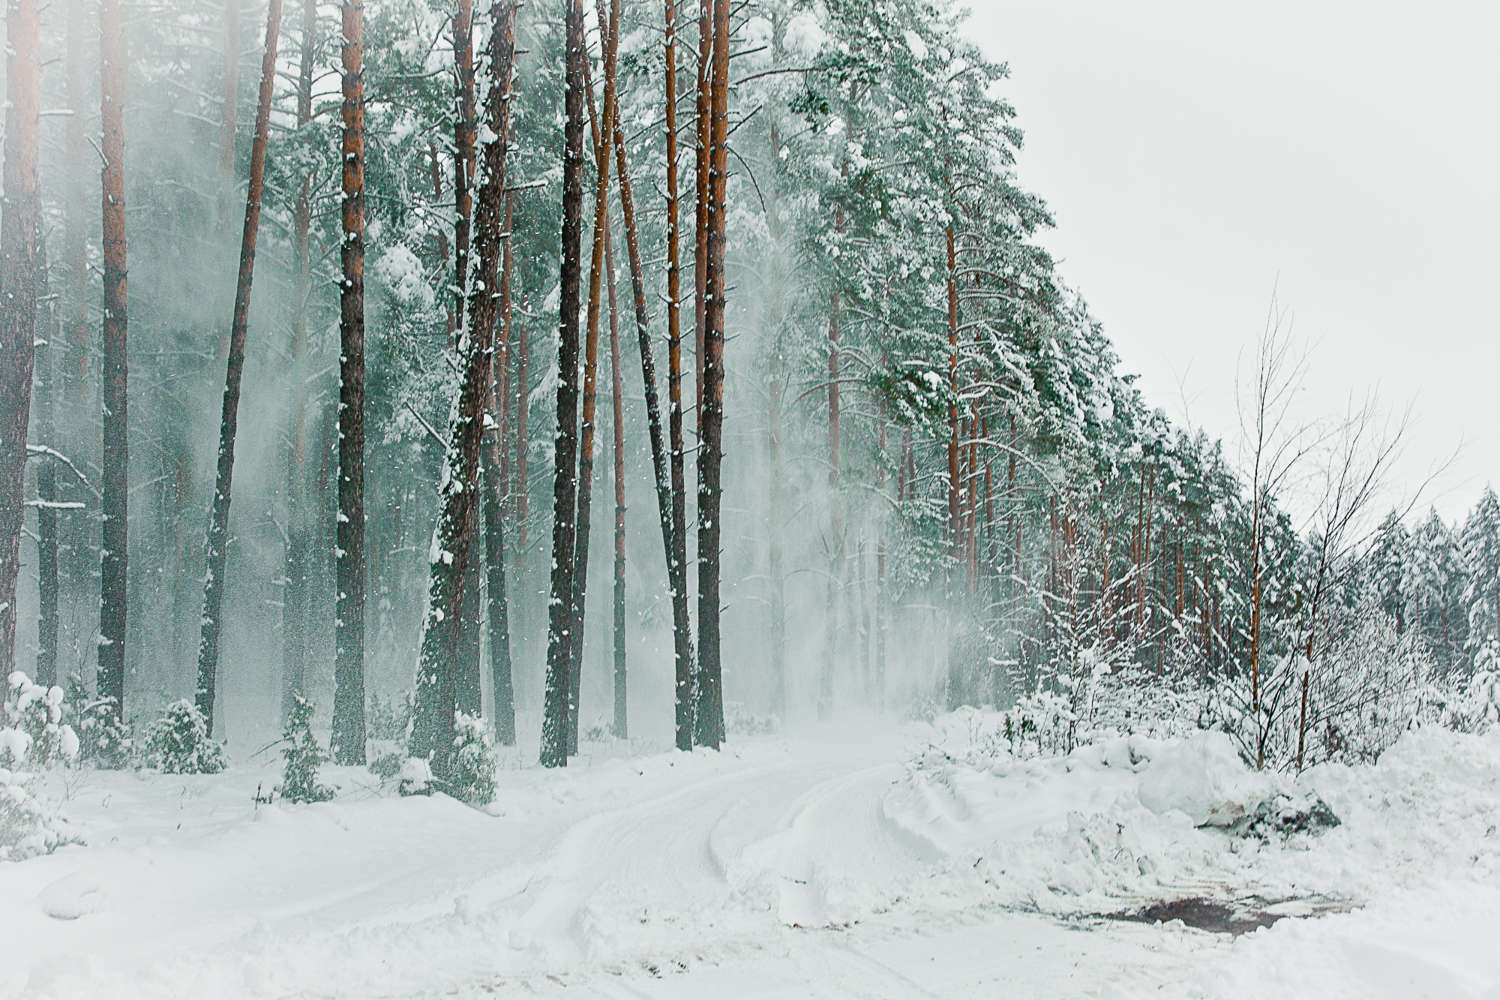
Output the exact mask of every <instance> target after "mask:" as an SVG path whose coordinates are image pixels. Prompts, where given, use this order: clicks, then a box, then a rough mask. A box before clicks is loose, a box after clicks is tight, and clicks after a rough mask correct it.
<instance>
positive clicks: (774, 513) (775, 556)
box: [767, 378, 786, 720]
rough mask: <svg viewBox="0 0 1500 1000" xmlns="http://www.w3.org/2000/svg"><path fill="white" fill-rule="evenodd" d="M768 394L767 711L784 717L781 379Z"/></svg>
mask: <svg viewBox="0 0 1500 1000" xmlns="http://www.w3.org/2000/svg"><path fill="white" fill-rule="evenodd" d="M767 388H768V390H769V392H768V395H769V396H770V411H771V412H770V422H769V426H770V434H769V444H770V450H771V455H770V461H771V509H770V512H769V514H768V515H767V519H768V521H769V529H770V536H771V537H770V545H769V548H770V564H771V565H770V574H769V575H770V577H771V602H770V603H771V714H772V715H774V716H776V717H777V718H778V719H782V720H785V719H786V579H785V577H784V575H783V570H782V552H781V522H782V513H781V476H782V472H781V380H780V379H774V378H773V379H772V380H771V382H770V383H769V385H768V386H767Z"/></svg>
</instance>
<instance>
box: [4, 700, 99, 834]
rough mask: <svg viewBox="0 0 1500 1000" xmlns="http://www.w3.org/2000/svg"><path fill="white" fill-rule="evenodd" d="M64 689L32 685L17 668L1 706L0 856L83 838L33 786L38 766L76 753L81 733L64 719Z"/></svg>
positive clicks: (65, 759)
mask: <svg viewBox="0 0 1500 1000" xmlns="http://www.w3.org/2000/svg"><path fill="white" fill-rule="evenodd" d="M62 707H63V691H62V688H60V687H51V688H45V687H42V686H41V685H39V684H33V683H32V682H31V679H30V678H28V677H27V676H26V675H25V674H24V673H21V672H20V671H16V672H14V673H12V674H11V675H10V677H9V678H7V681H6V695H5V702H4V707H3V709H0V861H19V860H22V859H24V858H30V857H35V856H37V855H39V854H49V853H51V852H52V851H54V850H56V849H57V848H58V847H59V846H61V845H63V844H70V843H79V842H81V840H82V832H81V831H79V830H77V829H76V828H74V827H72V826H70V825H69V824H68V822H67V820H66V819H64V818H63V817H62V816H60V815H59V814H58V812H57V809H56V807H55V806H54V805H53V804H52V803H51V802H50V801H49V800H48V799H47V798H46V797H44V796H40V795H38V794H37V793H36V791H35V789H34V788H33V787H32V785H33V783H34V778H35V775H34V774H33V773H32V772H33V770H34V769H37V768H47V767H50V766H52V765H54V764H57V763H60V762H62V761H67V760H72V759H73V758H74V757H76V756H77V755H78V737H77V736H76V735H74V733H73V729H72V727H71V726H68V725H67V724H65V723H64V722H63V721H62Z"/></svg>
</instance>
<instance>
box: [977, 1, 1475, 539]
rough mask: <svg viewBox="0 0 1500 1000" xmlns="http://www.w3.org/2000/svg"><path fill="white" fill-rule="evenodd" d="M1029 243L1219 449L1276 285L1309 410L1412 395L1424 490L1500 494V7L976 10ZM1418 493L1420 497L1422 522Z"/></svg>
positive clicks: (1456, 507)
mask: <svg viewBox="0 0 1500 1000" xmlns="http://www.w3.org/2000/svg"><path fill="white" fill-rule="evenodd" d="M972 9H973V17H972V19H971V21H970V31H971V33H972V35H973V37H975V38H976V39H977V40H978V41H979V42H980V43H981V45H983V47H984V48H985V50H986V52H987V53H988V54H989V55H990V56H991V58H994V59H998V60H1001V61H1004V62H1008V63H1009V64H1010V68H1011V81H1010V84H1009V86H1008V91H1007V92H1008V95H1009V97H1010V98H1011V100H1012V102H1013V103H1014V104H1015V105H1016V108H1017V110H1018V111H1019V113H1020V118H1019V122H1018V123H1019V124H1020V126H1021V127H1022V128H1023V129H1024V131H1025V133H1026V146H1025V150H1024V151H1023V152H1022V154H1021V157H1020V174H1021V179H1022V181H1023V182H1024V183H1025V184H1026V185H1027V186H1028V187H1030V188H1031V189H1032V190H1034V191H1036V192H1037V193H1039V194H1040V195H1042V196H1043V197H1044V198H1045V199H1046V200H1047V201H1048V202H1049V204H1050V205H1051V206H1052V209H1053V212H1054V214H1055V216H1056V219H1057V229H1056V230H1055V231H1053V232H1051V233H1049V234H1047V235H1046V236H1045V237H1044V238H1043V243H1044V244H1045V245H1046V246H1047V247H1048V248H1049V249H1051V250H1052V251H1053V252H1054V253H1055V254H1056V255H1057V256H1058V257H1059V258H1061V260H1062V273H1063V275H1064V276H1065V277H1066V279H1067V280H1068V281H1069V282H1070V283H1071V284H1072V285H1073V286H1074V287H1076V288H1078V289H1079V290H1080V291H1081V292H1082V293H1083V295H1084V297H1085V298H1086V299H1087V301H1088V302H1089V304H1090V306H1091V308H1092V310H1093V312H1094V314H1095V315H1096V316H1097V317H1098V318H1099V319H1100V320H1102V321H1103V323H1104V325H1105V329H1106V330H1107V331H1108V333H1109V335H1110V337H1111V338H1112V339H1113V340H1114V342H1115V344H1116V346H1117V348H1118V350H1119V352H1120V355H1121V357H1122V359H1123V361H1124V367H1125V370H1127V371H1131V372H1137V373H1139V374H1140V375H1141V376H1142V377H1141V381H1140V383H1139V384H1140V385H1141V386H1142V388H1143V390H1144V391H1145V393H1146V396H1147V398H1148V399H1149V400H1150V401H1151V402H1152V403H1154V404H1155V405H1158V406H1162V407H1165V408H1166V409H1167V410H1168V412H1169V413H1171V414H1172V415H1173V416H1174V417H1176V418H1178V419H1181V417H1182V414H1183V401H1184V392H1183V391H1182V389H1180V388H1179V386H1180V385H1181V386H1182V387H1183V388H1185V390H1186V392H1185V396H1186V402H1187V412H1188V415H1189V416H1190V418H1191V420H1192V421H1193V422H1194V423H1196V424H1201V425H1203V426H1204V427H1206V428H1207V429H1208V430H1209V431H1210V432H1211V433H1214V434H1217V435H1219V436H1222V437H1224V438H1225V439H1226V444H1229V443H1230V442H1231V441H1232V440H1233V439H1235V438H1236V436H1237V434H1238V422H1237V418H1236V415H1235V408H1234V393H1233V386H1234V379H1235V369H1236V363H1237V360H1238V358H1239V355H1240V352H1241V350H1242V349H1244V348H1246V347H1247V346H1248V345H1250V344H1252V343H1253V341H1254V338H1255V337H1256V336H1257V335H1258V333H1259V332H1260V330H1261V329H1262V328H1263V326H1264V323H1265V319H1266V313H1267V308H1268V305H1269V303H1270V299H1271V294H1272V291H1273V288H1276V289H1279V292H1278V294H1279V297H1280V300H1281V302H1282V303H1283V304H1284V305H1286V306H1289V307H1290V308H1291V310H1292V311H1293V313H1294V314H1295V329H1296V331H1297V332H1298V333H1299V334H1300V335H1302V336H1303V337H1305V338H1307V339H1309V340H1310V341H1312V343H1313V345H1314V351H1313V354H1312V359H1311V377H1310V379H1309V385H1308V392H1307V397H1306V401H1305V402H1306V404H1307V406H1308V408H1309V409H1315V410H1321V411H1342V410H1343V408H1344V406H1345V404H1346V402H1347V400H1348V397H1349V394H1350V393H1351V392H1352V393H1355V394H1358V395H1360V396H1362V395H1363V394H1364V392H1365V391H1366V389H1367V388H1368V387H1370V386H1378V388H1379V391H1380V395H1381V397H1382V398H1383V399H1384V400H1386V401H1387V402H1389V403H1392V404H1398V405H1404V404H1405V403H1406V402H1408V401H1412V402H1414V415H1415V421H1416V422H1415V426H1414V428H1413V430H1412V431H1411V433H1410V436H1409V443H1408V445H1407V447H1406V451H1405V456H1404V458H1403V462H1402V465H1401V467H1400V470H1399V475H1400V478H1401V480H1402V481H1403V482H1404V483H1406V484H1415V483H1417V482H1419V481H1420V480H1422V479H1423V478H1425V477H1426V474H1427V471H1428V469H1429V467H1430V466H1431V465H1432V464H1433V463H1434V462H1436V461H1438V460H1440V459H1441V458H1442V457H1444V456H1446V455H1450V454H1451V453H1452V452H1453V450H1454V449H1455V448H1456V447H1457V445H1458V443H1459V441H1460V439H1462V440H1464V441H1465V442H1466V444H1465V446H1464V448H1463V450H1462V452H1461V453H1460V455H1459V458H1458V460H1457V462H1456V464H1455V468H1454V471H1453V472H1452V473H1451V474H1450V475H1448V476H1446V477H1445V478H1444V479H1443V480H1442V481H1441V483H1440V484H1439V485H1438V487H1437V488H1436V489H1435V490H1432V491H1431V499H1432V500H1433V501H1435V502H1436V503H1437V506H1438V509H1439V510H1440V511H1442V512H1443V513H1444V514H1445V515H1446V516H1449V517H1457V516H1461V515H1462V513H1463V512H1464V511H1465V510H1467V508H1468V507H1470V506H1471V505H1472V504H1473V502H1474V501H1475V500H1476V499H1477V498H1478V495H1479V492H1480V490H1481V489H1482V488H1483V486H1484V484H1485V483H1486V482H1488V481H1493V482H1494V483H1495V484H1496V486H1497V487H1500V426H1497V421H1500V391H1497V386H1500V378H1497V375H1500V319H1497V316H1500V312H1497V304H1496V302H1495V297H1496V293H1497V291H1500V280H1497V278H1500V3H1495V2H1493V0H1491V2H1488V3H1461V2H1439V3H1431V2H1425V3H1404V4H1401V3H1378V2H1360V3H1324V2H1308V0H1304V2H1288V0H1269V2H1267V0H1257V2H1256V3H1252V4H1237V5H1230V4H1226V3H1204V2H1185V0H1178V2H1153V3H1121V2H1109V0H1046V2H1036V0H974V2H972ZM1425 504H1426V501H1425V500H1424V509H1425Z"/></svg>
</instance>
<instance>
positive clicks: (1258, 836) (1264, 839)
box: [883, 710, 1500, 915]
mask: <svg viewBox="0 0 1500 1000" xmlns="http://www.w3.org/2000/svg"><path fill="white" fill-rule="evenodd" d="M1000 724H1001V723H1000V721H999V719H998V717H997V714H996V713H985V712H977V711H968V710H966V711H965V712H961V713H956V715H955V716H954V717H951V718H950V719H948V720H944V724H943V725H941V726H940V727H939V730H938V732H937V735H936V738H935V739H934V740H933V741H932V743H931V744H930V745H929V746H928V747H927V748H925V750H924V751H923V752H921V753H920V754H919V755H917V756H916V757H915V758H914V759H913V760H912V761H911V762H910V764H909V766H908V771H907V775H906V777H905V779H904V780H903V781H901V782H900V783H898V784H897V786H895V787H894V788H893V789H892V790H891V792H890V793H888V795H887V796H886V798H885V802H884V805H883V808H884V811H885V814H886V815H887V816H888V817H889V818H890V820H891V821H892V822H894V823H895V824H897V825H899V826H901V827H902V828H904V829H906V830H908V831H909V832H910V833H911V834H913V835H914V836H918V837H921V838H923V839H924V840H926V841H927V842H929V843H931V844H932V845H933V846H934V848H936V849H937V850H938V851H940V852H942V853H943V854H945V855H947V856H948V857H949V858H951V859H952V861H953V864H954V866H955V867H960V866H962V867H968V868H970V869H972V870H973V871H974V872H975V873H976V874H977V875H978V876H979V877H980V878H981V879H982V882H983V885H984V890H983V892H984V894H985V896H986V897H987V898H988V899H989V900H990V901H992V902H995V903H998V904H1000V905H1002V906H1006V907H1013V908H1020V909H1034V910H1039V911H1042V912H1045V913H1053V914H1060V915H1080V914H1088V913H1117V912H1122V911H1127V910H1131V909H1136V908H1139V907H1140V906H1141V905H1143V904H1144V903H1147V902H1150V901H1153V900H1161V899H1172V898H1184V897H1198V896H1206V897H1221V898H1237V897H1244V896H1249V895H1254V896H1258V897H1260V898H1262V899H1268V900H1281V899H1298V898H1303V899H1305V898H1334V899H1342V900H1347V901H1348V902H1350V903H1357V902H1360V901H1362V900H1364V899H1366V898H1368V897H1370V896H1373V895H1376V894H1378V893H1380V892H1382V891H1383V890H1385V889H1387V888H1390V887H1392V886H1394V887H1405V886H1408V885H1411V884H1413V883H1414V882H1420V881H1422V880H1426V879H1430V878H1432V877H1433V876H1434V875H1437V874H1440V873H1446V874H1448V875H1451V876H1453V877H1460V876H1461V875H1463V874H1467V875H1468V877H1483V876H1489V877H1493V876H1494V874H1495V873H1496V872H1497V870H1500V837H1497V836H1496V835H1495V828H1496V825H1497V823H1500V732H1492V733H1491V734H1490V735H1488V736H1471V735H1465V734H1460V733H1454V732H1450V731H1447V730H1442V729H1436V728H1431V729H1421V730H1415V731H1412V732H1409V733H1407V734H1406V735H1405V736H1404V737H1403V738H1402V739H1401V740H1400V741H1399V742H1398V743H1397V745H1396V746H1395V747H1394V748H1393V749H1391V750H1390V751H1388V752H1387V753H1386V754H1385V755H1384V756H1383V757H1382V758H1381V760H1380V762H1379V763H1378V764H1376V765H1373V766H1362V767H1348V766H1345V765H1339V764H1328V765H1323V766H1320V767H1317V768H1314V769H1312V770H1310V771H1308V772H1307V773H1305V774H1304V775H1302V776H1301V777H1300V778H1297V779H1293V778H1290V777H1288V776H1284V775H1273V774H1269V773H1265V772H1255V771H1253V770H1251V769H1249V768H1247V767H1246V766H1245V765H1244V764H1243V762H1241V761H1240V760H1239V758H1238V757H1237V755H1236V754H1235V752H1234V750H1233V748H1232V747H1231V745H1230V743H1229V740H1228V739H1227V737H1224V736H1223V735H1222V734H1218V733H1211V732H1200V733H1197V734H1194V735H1192V736H1190V737H1187V738H1185V739H1182V740H1174V741H1165V742H1159V741H1155V740H1150V739H1145V738H1142V737H1139V736H1130V737H1112V738H1101V739H1099V740H1098V741H1097V742H1093V743H1090V744H1087V745H1085V746H1082V747H1080V748H1078V749H1077V750H1075V751H1073V752H1072V753H1070V754H1067V755H1065V756H1055V757H1048V758H1032V759H1022V758H1017V757H1015V756H1012V755H1011V754H1010V753H1009V752H1008V750H1007V748H1006V745H1005V741H1004V739H1003V737H997V736H996V733H997V731H998V726H999V725H1000ZM1319 803H1322V805H1319ZM1313 809H1318V810H1319V813H1318V815H1323V816H1327V814H1328V813H1329V812H1331V814H1332V816H1334V817H1337V819H1338V821H1339V823H1338V825H1337V826H1332V827H1328V826H1326V825H1320V824H1318V823H1316V822H1314V823H1311V824H1306V825H1308V826H1309V828H1308V829H1297V827H1298V825H1299V824H1298V823H1297V822H1286V823H1282V822H1281V820H1282V818H1283V817H1286V818H1288V819H1289V820H1291V819H1294V818H1295V817H1302V818H1303V821H1304V822H1305V818H1306V817H1307V815H1308V813H1309V812H1310V811H1311V810H1313ZM1262 819H1265V820H1267V821H1266V822H1260V820H1262ZM1330 819H1331V817H1330ZM1278 827H1280V828H1281V829H1278Z"/></svg>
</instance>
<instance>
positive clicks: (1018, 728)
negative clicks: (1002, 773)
mask: <svg viewBox="0 0 1500 1000" xmlns="http://www.w3.org/2000/svg"><path fill="white" fill-rule="evenodd" d="M1000 735H1001V736H1003V737H1005V739H1006V740H1007V741H1008V742H1009V744H1010V752H1011V753H1013V754H1015V755H1016V756H1017V757H1054V756H1058V755H1061V754H1065V753H1068V752H1069V751H1071V750H1072V749H1073V747H1074V745H1075V739H1076V737H1077V735H1078V715H1077V714H1076V713H1075V712H1074V709H1073V700H1072V699H1071V698H1069V697H1068V696H1066V695H1062V694H1057V693H1055V692H1052V691H1038V692H1037V693H1036V694H1032V695H1027V696H1026V697H1024V698H1018V699H1016V703H1015V704H1014V705H1012V706H1011V707H1010V708H1007V709H1006V710H1005V711H1003V712H1001V713H1000Z"/></svg>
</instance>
